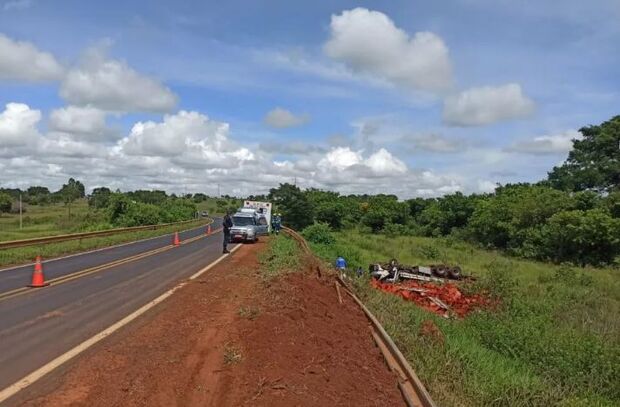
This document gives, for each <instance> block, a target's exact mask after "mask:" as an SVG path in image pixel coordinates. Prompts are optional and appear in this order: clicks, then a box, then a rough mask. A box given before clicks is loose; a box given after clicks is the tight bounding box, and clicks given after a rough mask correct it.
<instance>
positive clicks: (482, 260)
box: [312, 232, 620, 406]
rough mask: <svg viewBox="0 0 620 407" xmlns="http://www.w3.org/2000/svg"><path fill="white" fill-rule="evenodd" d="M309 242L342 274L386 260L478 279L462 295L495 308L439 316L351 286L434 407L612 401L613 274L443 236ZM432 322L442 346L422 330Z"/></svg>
mask: <svg viewBox="0 0 620 407" xmlns="http://www.w3.org/2000/svg"><path fill="white" fill-rule="evenodd" d="M336 238H337V240H336V244H334V245H329V246H326V245H312V247H313V250H315V252H316V253H317V254H319V255H320V256H322V257H323V258H325V259H326V260H329V261H330V262H332V261H333V260H334V259H335V257H336V256H337V255H338V254H340V255H342V256H344V257H345V258H346V259H347V260H348V262H349V265H350V267H351V268H353V267H357V266H362V267H363V268H364V269H365V270H366V269H367V267H368V264H369V263H373V262H384V261H386V260H388V259H389V258H392V257H395V258H397V259H398V260H399V261H401V262H403V263H409V264H428V263H432V262H439V261H443V262H448V263H455V264H459V265H461V266H462V267H463V270H464V271H465V272H466V273H468V274H472V275H474V276H476V277H477V281H476V283H475V284H473V285H472V286H470V287H468V288H466V289H467V290H486V291H488V292H490V293H491V294H492V295H494V296H497V297H499V298H500V299H501V305H500V306H499V307H498V308H497V309H495V310H488V311H479V312H477V313H474V314H471V315H470V316H468V317H467V318H465V319H463V320H446V319H444V318H441V317H439V316H436V315H434V314H431V313H429V312H426V311H424V310H422V309H420V308H418V307H416V306H415V305H414V304H412V303H408V302H405V301H403V300H401V299H400V298H398V297H396V296H393V295H390V294H386V293H383V292H380V291H377V290H374V289H372V288H371V287H370V286H369V281H368V277H364V278H361V279H355V280H354V281H355V282H354V285H355V289H356V290H357V292H358V294H359V295H360V297H361V298H362V300H363V301H364V302H365V303H366V305H367V306H368V307H369V308H370V309H371V310H372V312H373V313H374V314H375V315H376V316H377V318H378V319H379V320H380V321H381V322H382V324H383V325H384V327H385V328H386V330H387V331H388V332H389V333H390V335H391V336H392V337H393V338H394V340H395V341H396V342H397V344H398V345H399V347H400V348H401V350H402V351H403V353H404V354H405V355H406V356H407V358H408V359H409V361H410V363H411V364H412V366H413V368H414V369H415V370H416V372H417V373H418V375H419V376H420V378H421V379H422V380H423V382H424V383H425V384H426V386H427V387H428V389H429V391H430V393H431V395H432V396H433V398H434V399H435V401H436V402H437V403H438V404H439V405H441V406H556V405H559V406H612V405H619V404H620V386H619V385H618V383H620V318H619V316H618V315H619V311H620V281H619V278H620V272H619V271H618V270H617V269H594V268H586V269H578V268H574V267H571V266H566V265H563V266H556V265H551V264H547V263H541V262H533V261H525V260H517V259H514V258H507V257H504V256H502V255H501V254H500V253H496V252H491V251H484V250H479V249H476V248H474V247H472V246H470V245H468V244H465V243H463V242H460V241H456V240H450V239H430V238H419V237H396V238H388V237H386V236H383V235H367V234H363V235H362V234H360V233H357V232H346V233H339V234H336ZM427 320H431V321H433V323H434V324H436V325H437V327H439V329H440V330H441V332H442V334H443V337H444V340H443V341H437V340H433V339H432V338H429V337H427V336H425V335H424V334H422V333H421V331H420V326H421V324H422V323H423V322H424V321H427Z"/></svg>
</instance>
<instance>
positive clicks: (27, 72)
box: [0, 34, 64, 82]
mask: <svg viewBox="0 0 620 407" xmlns="http://www.w3.org/2000/svg"><path fill="white" fill-rule="evenodd" d="M63 73H64V69H63V67H62V65H61V64H60V63H59V62H58V61H57V60H56V58H54V56H53V55H52V54H50V53H48V52H43V51H41V50H39V49H38V48H37V47H35V46H34V45H32V44H31V43H29V42H24V41H15V40H13V39H11V38H9V37H7V36H6V35H4V34H0V80H3V79H5V80H19V81H26V82H48V81H55V80H59V79H60V78H62V75H63Z"/></svg>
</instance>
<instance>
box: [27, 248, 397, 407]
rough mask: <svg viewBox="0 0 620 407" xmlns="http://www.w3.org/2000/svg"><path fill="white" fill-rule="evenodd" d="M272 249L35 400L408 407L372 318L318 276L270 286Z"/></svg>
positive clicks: (235, 263) (180, 297)
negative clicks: (263, 268)
mask: <svg viewBox="0 0 620 407" xmlns="http://www.w3.org/2000/svg"><path fill="white" fill-rule="evenodd" d="M262 247H263V243H259V244H257V245H248V246H244V247H243V248H242V249H241V250H239V251H237V252H236V253H235V254H234V255H233V256H232V257H231V258H229V259H227V260H226V261H224V262H222V263H220V264H219V265H218V266H216V267H215V268H213V269H212V270H210V271H209V272H207V273H206V274H205V275H203V276H202V277H201V278H200V279H198V280H196V281H194V282H192V283H190V284H188V285H187V286H186V287H184V288H183V289H181V290H179V291H178V292H177V293H175V294H174V295H173V296H172V297H171V298H169V299H168V300H167V301H166V302H164V303H163V304H162V305H161V306H160V307H158V308H157V309H156V310H154V312H152V313H150V314H149V315H148V316H146V317H145V318H142V319H141V320H140V321H139V322H138V323H136V324H134V325H133V326H132V327H130V328H129V329H126V330H124V331H122V332H120V333H118V334H117V335H114V336H113V337H111V338H109V339H108V340H107V341H105V342H104V343H103V344H101V345H100V346H98V347H96V348H95V349H93V350H92V351H91V352H89V353H88V354H87V355H85V356H83V357H82V358H80V359H79V360H77V361H76V362H75V363H73V364H72V365H71V366H70V367H69V368H68V369H66V372H65V373H64V374H62V375H61V374H57V375H56V376H55V377H54V378H53V379H52V380H47V384H46V386H44V387H45V388H44V389H41V388H39V389H38V395H36V397H35V396H34V395H32V396H31V397H32V398H31V399H30V400H29V401H27V402H25V405H28V406H47V405H54V406H59V405H61V406H62V405H85V406H86V405H87V406H174V405H177V406H194V405H195V406H198V405H200V406H243V405H248V406H317V405H329V406H399V405H403V401H402V398H401V396H400V394H399V391H398V389H397V386H396V383H397V382H396V378H395V376H394V375H393V374H392V373H391V372H390V371H389V370H388V369H387V367H386V365H385V363H384V361H383V358H382V356H381V353H380V351H379V350H378V349H377V348H376V346H375V345H374V342H373V340H372V337H371V334H370V331H369V329H368V323H367V321H366V319H365V317H364V316H363V314H362V312H361V311H360V310H359V309H358V308H356V306H355V305H354V304H353V303H352V302H351V300H350V299H346V298H345V301H344V304H339V302H338V297H337V295H336V292H335V288H334V286H333V282H329V281H328V280H320V279H317V278H316V276H315V275H314V274H310V273H306V274H300V273H295V274H290V275H289V276H287V277H285V278H283V279H280V280H277V281H275V282H273V283H272V284H270V285H268V284H265V283H263V282H262V281H261V279H260V278H259V277H258V275H257V273H258V260H257V253H258V251H259V250H260V249H261V248H262ZM35 390H36V389H35ZM42 393H45V394H43V395H41V394H42Z"/></svg>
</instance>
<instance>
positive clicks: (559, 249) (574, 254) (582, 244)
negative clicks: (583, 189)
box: [532, 209, 620, 265]
mask: <svg viewBox="0 0 620 407" xmlns="http://www.w3.org/2000/svg"><path fill="white" fill-rule="evenodd" d="M533 240H534V242H533V243H532V247H535V248H536V249H537V252H538V254H539V256H538V257H540V258H543V259H550V260H554V261H570V262H573V263H577V264H581V265H585V264H593V265H599V264H605V263H607V264H609V263H612V262H613V261H614V259H615V257H616V256H618V255H619V254H620V219H614V218H612V217H611V216H609V214H608V213H606V212H605V211H603V210H600V209H592V210H588V211H581V210H574V211H563V212H559V213H556V214H555V215H553V216H552V217H551V218H550V219H549V221H548V222H547V223H546V224H545V225H544V226H543V227H542V229H541V231H540V233H539V234H536V235H535V236H534V239H533Z"/></svg>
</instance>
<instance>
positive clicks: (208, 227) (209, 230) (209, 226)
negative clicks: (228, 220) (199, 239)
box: [207, 224, 211, 235]
mask: <svg viewBox="0 0 620 407" xmlns="http://www.w3.org/2000/svg"><path fill="white" fill-rule="evenodd" d="M210 234H211V225H210V224H209V225H207V235H210Z"/></svg>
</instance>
